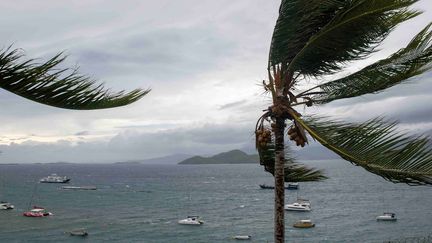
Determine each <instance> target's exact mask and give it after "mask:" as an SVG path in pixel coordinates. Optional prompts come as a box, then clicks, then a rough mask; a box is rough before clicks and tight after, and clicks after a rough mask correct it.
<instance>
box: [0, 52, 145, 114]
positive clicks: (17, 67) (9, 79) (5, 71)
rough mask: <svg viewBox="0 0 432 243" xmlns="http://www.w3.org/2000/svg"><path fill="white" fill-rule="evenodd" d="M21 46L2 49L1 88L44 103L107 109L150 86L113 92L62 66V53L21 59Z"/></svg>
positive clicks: (136, 96)
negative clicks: (40, 59)
mask: <svg viewBox="0 0 432 243" xmlns="http://www.w3.org/2000/svg"><path fill="white" fill-rule="evenodd" d="M21 59H23V55H22V54H20V52H19V50H17V49H15V50H11V49H10V48H7V49H6V50H3V51H1V50H0V88H3V89H5V90H8V91H10V92H12V93H14V94H17V95H19V96H22V97H24V98H27V99H30V100H33V101H35V102H39V103H42V104H45V105H49V106H54V107H59V108H65V109H76V110H92V109H105V108H112V107H118V106H124V105H128V104H130V103H132V102H135V101H137V100H139V99H140V98H142V97H143V96H144V95H146V94H147V93H148V92H150V90H142V89H135V90H133V91H131V92H129V93H125V92H124V91H120V92H117V93H111V92H110V90H106V89H104V87H103V85H101V84H99V85H96V83H95V81H93V80H91V79H90V78H88V77H86V76H82V75H79V74H78V73H77V71H76V70H70V69H60V68H58V65H59V64H60V63H62V62H63V61H64V60H65V56H63V55H62V54H61V53H60V54H57V55H55V56H54V57H52V58H51V59H49V60H48V61H46V62H45V63H41V64H40V63H36V62H35V60H34V59H29V60H21Z"/></svg>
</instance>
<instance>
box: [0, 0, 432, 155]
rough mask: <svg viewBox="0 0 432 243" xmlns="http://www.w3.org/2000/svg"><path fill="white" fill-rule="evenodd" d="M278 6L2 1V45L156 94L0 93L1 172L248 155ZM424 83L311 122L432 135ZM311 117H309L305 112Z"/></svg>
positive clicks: (422, 5)
mask: <svg viewBox="0 0 432 243" xmlns="http://www.w3.org/2000/svg"><path fill="white" fill-rule="evenodd" d="M279 3H280V1H264V0H236V1H228V0H218V1H214V0H200V1H197V0H182V1H172V0H171V1H170V0H159V1H147V0H125V1H114V0H111V1H107V0H104V1H102V0H91V1H59V0H44V1H34V0H16V1H0V9H1V12H2V14H1V15H0V47H1V48H6V47H8V46H9V45H11V44H13V47H14V48H22V49H23V50H24V52H25V54H26V55H27V56H28V57H31V58H41V60H47V58H49V57H51V56H53V55H54V54H56V53H58V52H60V51H65V53H66V54H67V55H68V56H69V58H68V61H67V65H68V66H71V67H75V66H80V70H81V73H84V74H87V75H89V76H91V77H93V78H95V79H97V80H99V81H100V82H104V83H105V86H106V87H107V88H111V89H113V90H121V89H126V90H130V89H133V88H136V87H141V88H152V92H151V93H150V94H149V95H147V96H146V97H144V98H143V99H142V100H140V101H138V102H137V103H134V104H132V105H130V106H127V107H122V108H117V109H109V110H100V111H69V110H63V109H57V108H51V107H48V106H44V105H41V104H37V103H33V102H31V101H28V100H25V99H23V98H21V97H18V96H15V95H13V94H10V93H8V92H7V91H4V90H0V124H2V126H0V151H2V154H1V155H0V163H17V162H19V163H31V162H56V161H69V162H89V163H90V162H92V163H93V162H115V161H125V160H136V159H146V158H153V157H159V156H165V155H171V154H178V153H183V154H200V155H206V154H214V153H218V152H222V151H227V150H231V149H243V150H245V151H253V129H254V125H255V121H256V119H257V118H258V117H259V115H260V114H261V112H262V110H263V109H265V108H266V107H268V105H269V97H266V96H263V95H262V90H261V88H260V86H258V84H259V83H260V82H261V81H260V80H263V79H265V78H266V66H267V57H268V49H269V44H270V39H271V34H272V31H273V27H274V24H275V21H276V18H277V11H278V7H279ZM415 7H416V8H417V9H421V10H423V11H425V13H424V14H423V15H421V16H419V17H417V18H415V19H413V20H410V21H408V22H406V23H404V24H402V25H400V26H399V27H398V28H397V29H396V30H395V31H394V33H392V34H391V35H390V36H389V37H388V39H387V40H386V41H385V42H384V43H383V45H382V46H381V51H380V52H378V53H376V54H374V55H373V56H371V58H369V59H367V60H364V61H361V62H357V63H353V64H352V65H351V68H349V69H347V70H346V71H344V72H343V73H341V74H338V75H345V74H348V73H350V72H353V71H355V70H358V69H360V68H361V67H362V66H364V65H366V64H369V63H372V62H373V61H376V60H378V59H381V58H384V57H386V56H388V55H389V54H391V53H392V52H395V51H396V50H398V49H399V48H401V47H403V46H404V45H406V44H407V43H408V41H409V40H410V39H411V37H412V36H413V35H415V34H416V33H417V32H418V31H419V30H421V29H422V28H423V27H424V26H425V25H426V24H428V23H429V22H431V21H432V4H430V3H429V0H421V1H420V2H419V3H417V4H416V5H415ZM431 88H432V73H428V74H425V75H422V76H420V77H417V78H414V79H412V81H411V82H410V83H409V84H405V85H402V86H399V87H395V88H392V89H390V90H389V91H387V92H384V93H381V94H378V95H366V96H362V97H359V98H356V99H353V100H349V101H347V100H342V101H337V102H334V103H331V104H329V105H326V106H323V107H317V108H313V109H312V110H311V113H312V112H319V113H321V114H325V115H336V116H337V117H348V118H349V120H355V121H364V120H366V119H368V118H371V117H373V116H379V115H386V116H387V117H389V118H393V119H398V120H400V121H401V128H402V129H404V130H407V131H410V132H416V133H421V132H428V133H432V132H431V130H432V116H431V114H432V108H431V101H432V100H431V94H430V92H429V90H431ZM308 113H310V112H308Z"/></svg>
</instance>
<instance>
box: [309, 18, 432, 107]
mask: <svg viewBox="0 0 432 243" xmlns="http://www.w3.org/2000/svg"><path fill="white" fill-rule="evenodd" d="M431 25H432V24H429V25H428V26H426V28H424V29H423V30H422V31H421V32H420V33H419V34H417V36H416V37H415V38H414V39H413V40H412V41H411V42H410V43H409V44H408V45H407V47H405V48H403V49H400V50H399V51H398V52H396V53H394V54H393V55H392V56H390V57H389V58H387V59H383V60H380V61H378V62H376V63H374V64H372V65H369V66H367V67H365V68H363V69H362V70H360V71H358V72H356V73H354V74H351V75H349V76H347V77H344V78H341V79H338V80H335V81H331V82H328V83H325V84H322V85H319V86H317V87H316V88H319V90H317V91H313V90H314V89H315V88H313V89H311V90H310V91H311V92H314V93H318V94H317V95H314V96H312V100H313V101H314V103H321V104H323V103H328V102H330V101H333V100H337V99H343V98H350V97H356V96H360V95H363V94H369V93H375V92H379V91H382V90H384V89H387V88H389V87H392V86H394V85H397V84H399V83H401V82H403V81H406V80H407V79H408V78H410V77H413V76H416V75H419V74H421V73H423V72H426V71H427V70H429V69H430V68H432V66H431V65H430V63H431V61H432V46H431V40H432V31H431V30H430V28H431ZM304 95H307V93H305V94H304Z"/></svg>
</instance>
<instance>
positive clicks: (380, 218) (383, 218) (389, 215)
mask: <svg viewBox="0 0 432 243" xmlns="http://www.w3.org/2000/svg"><path fill="white" fill-rule="evenodd" d="M376 220H377V221H396V220H397V218H396V214H394V213H384V214H383V215H380V216H378V217H376Z"/></svg>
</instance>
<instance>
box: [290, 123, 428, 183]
mask: <svg viewBox="0 0 432 243" xmlns="http://www.w3.org/2000/svg"><path fill="white" fill-rule="evenodd" d="M294 119H295V120H296V121H297V122H299V123H300V124H302V126H303V127H304V128H305V129H306V130H307V131H308V133H309V134H310V135H311V136H312V137H313V138H314V139H316V140H317V141H318V142H320V143H321V144H322V145H324V146H325V147H327V148H328V149H330V150H332V151H333V152H335V153H336V154H338V155H339V156H341V157H342V158H343V159H345V160H347V161H349V162H351V163H353V164H355V165H358V166H361V167H363V168H365V169H366V170H368V171H370V172H372V173H374V174H377V175H379V176H381V177H383V178H385V179H386V180H389V181H391V182H394V183H407V184H410V185H425V184H432V149H431V148H430V147H429V145H430V141H429V139H428V138H426V137H421V136H420V137H410V136H407V135H404V134H401V133H398V132H397V131H396V130H395V126H396V125H397V124H396V123H395V122H391V123H389V122H386V121H384V120H383V119H382V118H376V119H372V120H369V121H367V122H364V123H362V124H359V125H356V124H353V123H343V122H339V121H334V120H329V119H325V118H316V117H309V118H307V119H305V120H302V119H301V118H299V117H298V116H295V115H294Z"/></svg>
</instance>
